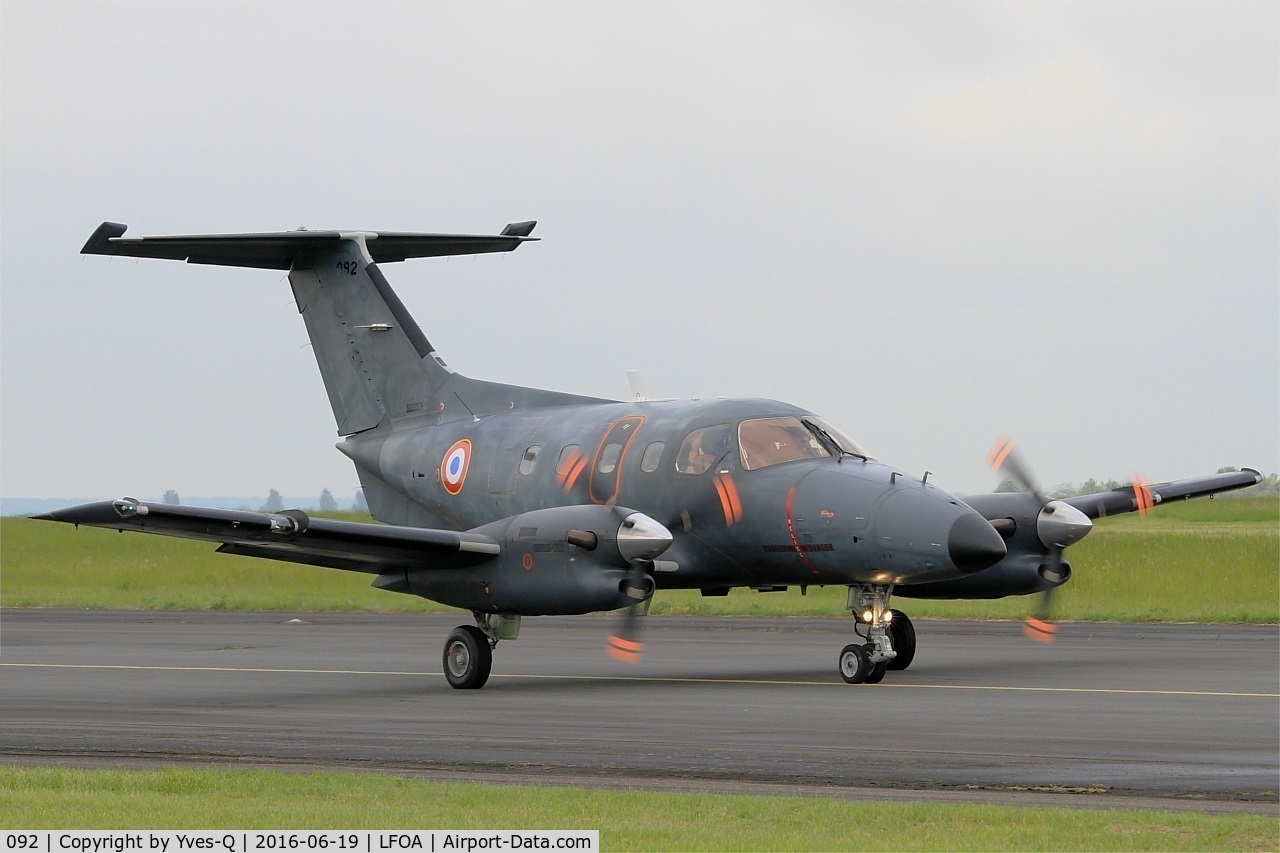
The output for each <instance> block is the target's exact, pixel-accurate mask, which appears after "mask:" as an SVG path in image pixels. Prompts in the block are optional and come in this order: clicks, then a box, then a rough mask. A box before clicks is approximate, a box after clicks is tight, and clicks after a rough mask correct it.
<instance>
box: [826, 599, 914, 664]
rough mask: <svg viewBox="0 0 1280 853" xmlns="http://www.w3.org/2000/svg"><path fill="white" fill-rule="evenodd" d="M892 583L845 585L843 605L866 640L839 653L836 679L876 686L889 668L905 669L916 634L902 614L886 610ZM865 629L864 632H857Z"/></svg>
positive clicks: (909, 662) (908, 620)
mask: <svg viewBox="0 0 1280 853" xmlns="http://www.w3.org/2000/svg"><path fill="white" fill-rule="evenodd" d="M892 593H893V585H892V584H877V583H860V584H850V585H849V598H848V601H847V604H846V606H847V607H848V608H849V610H851V611H853V615H854V618H855V619H857V620H858V623H857V627H855V628H854V631H855V632H856V633H858V634H859V635H860V636H864V637H865V638H866V640H865V642H863V643H851V644H850V645H847V646H845V647H844V648H843V649H841V651H840V677H841V678H843V679H844V680H845V681H846V682H848V683H849V684H879V683H880V682H881V681H883V680H884V675H885V672H886V671H888V670H890V669H899V670H901V669H906V668H907V667H908V666H910V665H911V660H912V658H914V657H915V653H916V632H915V628H914V626H912V624H911V620H910V619H908V618H907V617H906V614H904V613H902V612H901V611H898V610H891V609H890V608H889V597H890V595H892ZM863 625H865V626H866V633H865V634H862V633H861V631H860V630H859V629H860V628H861V626H863Z"/></svg>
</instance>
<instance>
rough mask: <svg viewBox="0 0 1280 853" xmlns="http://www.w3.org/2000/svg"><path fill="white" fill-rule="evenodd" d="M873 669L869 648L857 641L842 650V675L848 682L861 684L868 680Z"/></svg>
mask: <svg viewBox="0 0 1280 853" xmlns="http://www.w3.org/2000/svg"><path fill="white" fill-rule="evenodd" d="M870 671H871V659H870V658H868V657H867V650H866V649H865V648H864V647H863V646H860V645H858V644H856V643H850V644H849V645H847V646H845V647H844V648H843V649H841V650H840V677H841V678H843V679H844V680H845V682H846V683H848V684H861V683H862V682H864V681H866V680H867V673H869V672H870Z"/></svg>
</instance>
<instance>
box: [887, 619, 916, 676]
mask: <svg viewBox="0 0 1280 853" xmlns="http://www.w3.org/2000/svg"><path fill="white" fill-rule="evenodd" d="M889 612H890V613H892V614H893V618H892V619H890V620H889V640H890V641H891V642H892V643H893V650H894V651H895V652H897V653H898V654H897V656H895V657H894V658H893V659H892V660H890V661H889V669H895V670H896V669H906V668H907V667H909V666H911V661H913V660H915V657H916V626H914V625H912V624H911V620H910V619H908V618H907V614H905V613H903V612H902V611H901V610H890V611H889Z"/></svg>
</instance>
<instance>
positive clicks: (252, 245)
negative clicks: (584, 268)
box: [80, 222, 538, 270]
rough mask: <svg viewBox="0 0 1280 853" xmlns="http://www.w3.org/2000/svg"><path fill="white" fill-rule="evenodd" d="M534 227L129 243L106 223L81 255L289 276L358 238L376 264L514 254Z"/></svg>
mask: <svg viewBox="0 0 1280 853" xmlns="http://www.w3.org/2000/svg"><path fill="white" fill-rule="evenodd" d="M536 224H537V223H535V222H513V223H511V224H510V225H508V226H507V227H506V228H504V229H502V233H501V234H492V235H490V234H414V233H408V232H399V231H378V232H374V231H363V232H354V231H353V232H346V231H302V230H299V231H281V232H274V233H263V234H188V235H182V236H174V237H167V236H166V237H125V236H124V232H125V230H126V229H127V228H128V226H126V225H121V224H120V223H118V222H104V223H102V224H101V225H99V226H98V228H97V230H96V231H94V232H93V234H92V235H91V236H90V237H89V241H88V242H87V243H85V244H84V248H83V249H81V250H80V254H82V255H124V256H125V257H130V258H163V259H168V260H172V261H186V262H187V263H189V264H216V265H219V266H229V267H256V268H258V269H277V270H287V269H289V267H290V266H291V265H292V264H293V261H294V258H295V257H296V256H297V255H298V254H299V253H300V252H307V251H312V250H318V249H324V248H327V247H328V246H330V245H332V244H334V243H336V242H338V241H339V240H343V239H346V238H347V237H350V236H353V235H355V234H357V233H360V234H363V236H364V238H365V245H366V247H367V248H368V250H369V255H370V256H371V257H372V258H373V260H374V261H376V262H377V263H380V264H381V263H390V262H394V261H403V260H407V259H408V258H434V257H441V256H444V255H478V254H484V253H487V252H510V251H512V250H514V249H516V248H517V247H519V245H520V244H521V243H525V242H528V241H531V240H537V239H538V238H537V237H530V236H529V233H530V232H531V231H533V226H534V225H536Z"/></svg>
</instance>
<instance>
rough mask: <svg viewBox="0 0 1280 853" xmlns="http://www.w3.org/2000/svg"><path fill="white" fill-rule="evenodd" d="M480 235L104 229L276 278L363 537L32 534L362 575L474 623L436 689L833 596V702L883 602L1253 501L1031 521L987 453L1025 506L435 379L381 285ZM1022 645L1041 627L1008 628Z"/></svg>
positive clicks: (225, 514)
mask: <svg viewBox="0 0 1280 853" xmlns="http://www.w3.org/2000/svg"><path fill="white" fill-rule="evenodd" d="M533 226H534V223H533V222H521V223H515V224H512V225H508V226H507V227H506V228H505V229H503V231H502V233H501V234H497V235H488V236H482V235H456V234H409V233H388V232H377V233H374V232H361V231H351V232H344V231H303V230H299V231H292V232H284V233H269V234H230V235H197V236H183V237H142V238H126V237H124V236H123V235H124V233H125V226H123V225H118V224H115V223H110V222H105V223H103V224H102V225H101V226H100V227H99V228H98V229H97V231H95V232H94V234H93V236H92V237H90V239H89V242H88V243H87V244H86V245H85V247H84V249H83V250H82V252H83V253H85V254H95V255H125V256H130V257H141V258H168V259H172V260H185V261H187V262H188V263H196V264H220V265H224V266H239V267H256V268H261V269H280V270H288V272H289V283H290V284H291V285H292V287H293V293H294V296H295V298H296V300H297V306H298V311H299V312H300V313H301V314H302V319H303V321H304V322H305V324H306V328H307V334H308V335H309V336H310V338H311V343H312V345H313V349H314V352H315V357H316V362H317V363H318V365H319V367H320V375H321V377H322V378H323V380H324V384H325V387H326V389H327V390H328V392H329V402H330V403H331V405H332V406H333V414H334V417H335V419H336V420H337V424H338V434H339V435H340V436H343V440H342V441H341V442H340V443H339V444H338V449H339V450H341V451H342V452H343V453H344V454H346V455H347V456H348V457H350V458H351V460H352V461H353V462H354V463H355V466H356V471H357V472H358V474H359V477H360V482H361V484H362V486H363V489H364V494H365V497H366V499H367V500H368V504H369V508H370V510H371V512H372V514H373V516H374V518H376V519H377V520H378V521H379V522H383V523H381V524H373V523H369V524H361V523H354V522H347V521H336V520H330V519H324V518H312V517H309V516H308V515H306V514H305V513H303V512H300V511H298V510H286V511H284V512H276V513H256V512H239V511H229V510H218V509H206V508H199V507H188V506H171V505H166V504H160V503H143V502H139V501H136V500H133V499H129V498H124V499H121V500H116V501H104V502H99V503H92V504H85V505H82V506H77V507H72V508H69V509H64V510H58V511H56V512H52V513H49V514H46V515H42V516H38V517H40V518H45V519H49V520H54V521H64V522H69V523H74V524H85V525H92V526H95V527H105V528H113V529H119V530H134V531H140V532H145V533H159V534H163V535H168V536H181V537H187V538H192V539H203V540H207V541H211V542H217V543H220V546H219V548H218V551H219V552H221V553H226V554H241V555H245V556H250V557H263V558H266V559H271V560H285V561H289V562H294V563H305V564H308V565H313V566H324V567H327V568H331V569H343V570H347V571H355V572H366V573H368V574H371V575H374V576H375V577H374V580H373V585H374V586H376V587H379V588H381V589H386V590H391V591H393V592H402V593H409V594H411V595H420V596H423V597H424V598H429V599H432V600H434V601H438V602H441V603H443V604H447V605H450V606H453V607H459V608H462V609H464V610H470V611H471V612H472V613H473V614H474V616H475V625H464V626H461V627H459V628H457V629H456V630H454V631H453V632H452V633H451V634H450V635H449V637H448V639H447V640H446V641H445V645H444V654H443V662H444V672H445V676H446V677H447V678H448V681H449V683H450V684H452V685H453V686H454V687H458V688H477V687H481V686H483V685H484V683H485V681H486V680H487V679H488V677H489V672H490V668H491V665H492V660H493V657H492V650H493V648H494V647H495V646H496V645H497V643H498V641H500V640H514V639H516V637H517V635H518V634H519V631H520V620H521V617H524V616H540V615H552V614H578V613H590V612H593V611H606V610H619V609H624V608H625V609H626V612H625V615H624V617H623V620H622V624H621V626H620V628H619V630H618V631H617V632H616V634H615V635H614V636H612V637H610V638H609V641H608V645H607V648H608V650H609V652H610V653H611V654H612V655H613V656H614V657H617V658H620V659H622V660H636V659H638V657H639V655H640V651H641V648H642V646H641V643H640V641H639V639H638V636H637V629H638V627H639V624H640V621H641V620H640V616H641V614H642V612H643V611H645V610H647V608H648V603H649V601H650V597H651V596H652V595H653V593H654V591H655V590H656V589H700V590H702V592H703V594H704V595H724V594H726V593H727V592H728V591H729V590H730V589H732V588H735V587H751V588H754V589H757V590H760V591H765V592H767V591H776V590H783V589H786V588H788V587H792V586H799V587H801V588H802V589H804V588H806V587H808V586H822V585H833V584H839V585H843V586H847V587H848V589H849V595H848V608H849V609H850V610H851V611H852V612H853V614H854V617H855V623H854V630H855V633H856V634H857V639H856V641H855V642H852V643H850V644H849V645H847V646H845V647H844V649H843V650H842V651H841V653H840V656H839V671H840V674H841V676H842V677H843V678H844V680H845V681H848V682H850V683H859V682H873V683H874V682H878V681H880V680H881V679H883V678H884V676H885V672H886V670H889V669H905V668H906V667H907V666H908V665H909V664H910V663H911V660H912V658H913V656H914V655H915V647H916V640H915V630H914V628H913V627H912V625H911V622H910V620H909V619H908V618H907V617H906V616H905V615H904V614H903V613H901V612H900V611H898V610H894V609H892V608H891V606H890V595H891V593H896V594H897V595H899V596H904V597H909V598H910V597H914V598H999V597H1002V596H1006V595H1026V594H1030V593H1045V594H1046V596H1047V594H1048V592H1049V591H1051V590H1052V589H1054V588H1055V587H1057V586H1060V585H1061V584H1063V583H1065V582H1066V581H1067V579H1068V577H1069V576H1070V571H1071V570H1070V566H1069V565H1068V564H1067V563H1066V562H1065V561H1064V560H1063V559H1062V552H1063V550H1064V549H1065V548H1066V547H1068V546H1069V545H1071V544H1073V543H1075V542H1077V541H1079V540H1080V539H1081V538H1082V537H1083V536H1084V535H1085V534H1087V533H1088V532H1089V530H1090V528H1091V527H1092V522H1091V519H1094V518H1098V517H1099V516H1103V515H1110V514H1115V513H1121V512H1130V511H1134V510H1137V511H1144V512H1145V511H1146V510H1147V509H1149V508H1150V507H1151V506H1152V505H1154V504H1157V503H1160V502H1161V501H1167V500H1170V499H1173V498H1189V497H1194V496H1197V495H1207V494H1212V493H1214V492H1221V491H1226V490H1229V489H1236V488H1241V487H1244V486H1249V485H1252V484H1253V483H1255V482H1257V481H1258V480H1259V479H1260V475H1259V474H1258V473H1257V472H1256V471H1252V470H1250V469H1245V470H1244V471H1240V472H1235V473H1226V474H1213V475H1209V476H1205V477H1200V478H1196V479H1188V480H1177V481H1174V482H1171V483H1160V484H1156V485H1147V484H1145V483H1142V482H1135V483H1134V484H1133V485H1132V486H1130V487H1126V488H1123V489H1118V490H1116V491H1111V492H1106V493H1104V494H1098V495H1087V496H1082V497H1074V498H1067V499H1064V500H1051V499H1049V498H1048V497H1046V496H1044V495H1043V494H1041V493H1040V491H1039V490H1038V489H1037V488H1035V486H1034V483H1033V482H1032V481H1031V478H1030V476H1029V474H1028V473H1027V471H1026V468H1025V466H1024V465H1023V464H1022V463H1021V462H1019V460H1018V458H1017V456H1016V455H1015V454H1014V453H1013V451H1012V445H1010V444H1009V443H1008V442H1001V443H1000V444H998V445H997V447H996V449H995V450H994V451H993V452H992V463H993V466H994V467H996V468H998V469H999V470H1001V471H1002V472H1003V473H1004V474H1005V475H1006V476H1008V477H1010V478H1012V479H1014V480H1015V481H1017V482H1019V483H1020V484H1022V485H1023V487H1024V491H1022V492H1016V493H1003V494H984V495H973V496H968V497H965V498H964V499H963V500H962V499H960V498H957V497H955V496H953V495H950V494H948V493H947V492H945V491H943V490H942V489H940V488H938V487H937V486H935V485H934V484H932V483H930V482H928V475H925V476H924V477H917V476H914V475H907V474H904V473H902V472H901V471H899V470H897V469H895V468H893V467H892V466H890V465H888V464H885V463H883V462H880V461H878V460H876V459H874V458H872V457H871V456H869V455H868V453H867V452H866V451H865V450H864V449H863V448H862V447H861V446H860V445H859V444H858V443H857V442H856V441H855V440H854V439H852V438H850V437H849V435H848V434H846V433H845V432H842V431H841V430H840V429H838V428H837V427H836V426H835V425H833V424H831V423H828V422H827V421H825V420H823V419H822V418H820V417H818V416H817V415H815V414H813V413H812V412H808V411H805V410H804V409H800V408H797V407H795V406H792V405H788V404H786V403H779V402H775V401H772V400H762V399H724V400H702V401H699V400H683V401H647V400H636V401H632V402H617V401H613V400H603V399H597V398H593V397H583V396H576V395H573V394H565V393H559V392H553V391H541V390H537V389H534V388H523V387H518V386H513V385H503V384H498V383H495V382H486V381H482V380H478V379H470V378H467V377H465V376H462V375H461V374H458V373H455V372H454V371H453V370H452V369H450V368H449V367H448V366H447V365H446V364H445V361H444V359H442V358H441V357H440V355H439V354H438V353H437V352H436V351H435V349H434V348H433V347H432V345H431V343H430V341H428V339H427V337H426V335H425V334H423V332H422V330H421V329H420V328H419V327H418V324H417V323H416V322H414V320H413V318H412V317H411V316H409V313H408V311H407V310H406V309H405V307H404V305H403V304H402V303H401V301H400V299H399V298H398V297H397V296H396V294H395V292H394V291H393V290H392V289H391V285H390V284H388V283H387V279H386V278H385V277H384V276H383V274H382V270H381V269H380V265H381V264H386V263H390V262H393V261H404V260H407V259H409V258H425V257H439V256H444V255H467V254H477V253H484V252H509V251H511V250H513V249H515V248H517V247H519V246H520V245H521V244H522V243H524V242H526V241H529V240H532V239H535V238H531V237H530V236H529V234H530V232H531V231H532V230H533ZM1028 624H1029V627H1030V630H1031V631H1032V632H1033V633H1036V634H1037V635H1038V636H1040V637H1041V638H1043V639H1047V638H1049V637H1051V636H1052V633H1051V632H1052V630H1053V626H1052V625H1050V624H1049V623H1048V622H1047V621H1046V620H1044V619H1040V620H1029V623H1028Z"/></svg>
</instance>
